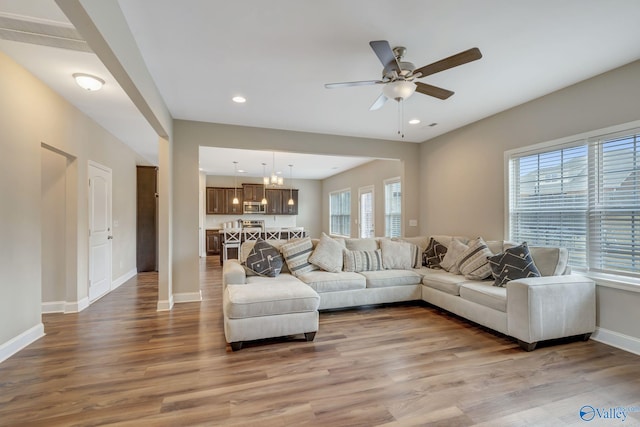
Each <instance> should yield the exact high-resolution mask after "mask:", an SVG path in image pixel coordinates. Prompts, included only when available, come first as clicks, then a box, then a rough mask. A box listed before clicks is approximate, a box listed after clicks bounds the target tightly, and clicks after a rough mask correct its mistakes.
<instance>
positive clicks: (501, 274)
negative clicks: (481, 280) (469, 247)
mask: <svg viewBox="0 0 640 427" xmlns="http://www.w3.org/2000/svg"><path fill="white" fill-rule="evenodd" d="M487 260H488V261H489V265H490V266H491V272H492V273H493V278H494V279H495V282H494V283H493V285H494V286H500V287H504V286H506V284H507V282H509V281H510V280H516V279H524V278H527V277H540V272H539V271H538V268H537V267H536V264H535V263H534V262H533V258H532V257H531V253H530V252H529V248H528V247H527V242H524V243H522V244H521V245H520V246H514V247H513V248H509V249H506V250H505V251H504V252H503V253H501V254H498V255H494V256H490V257H488V258H487Z"/></svg>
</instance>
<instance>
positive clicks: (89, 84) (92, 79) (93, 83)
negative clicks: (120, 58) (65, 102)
mask: <svg viewBox="0 0 640 427" xmlns="http://www.w3.org/2000/svg"><path fill="white" fill-rule="evenodd" d="M73 78H74V79H76V83H77V84H78V86H80V87H81V88H82V89H84V90H88V91H89V92H94V91H96V90H100V89H102V86H103V85H104V80H102V79H101V78H100V77H96V76H92V75H91V74H84V73H75V74H74V75H73Z"/></svg>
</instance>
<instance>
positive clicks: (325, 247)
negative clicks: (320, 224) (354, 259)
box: [309, 233, 345, 273]
mask: <svg viewBox="0 0 640 427" xmlns="http://www.w3.org/2000/svg"><path fill="white" fill-rule="evenodd" d="M344 247H345V246H344V240H341V241H337V240H334V239H332V238H331V237H329V236H327V235H326V234H325V233H322V237H320V241H319V242H318V244H317V245H316V247H315V249H314V250H313V253H312V254H311V256H310V257H309V262H310V263H311V264H314V265H317V266H318V267H320V268H321V269H323V270H325V271H331V272H333V273H338V272H340V271H342V264H343V256H342V251H343V250H344Z"/></svg>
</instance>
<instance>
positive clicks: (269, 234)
mask: <svg viewBox="0 0 640 427" xmlns="http://www.w3.org/2000/svg"><path fill="white" fill-rule="evenodd" d="M219 233H220V245H221V247H222V255H223V256H221V257H220V262H221V263H222V261H223V259H224V253H225V251H226V257H227V258H236V259H238V258H239V252H240V251H239V248H240V246H241V245H242V243H244V242H246V241H248V240H257V239H258V238H261V239H263V240H289V239H293V238H300V237H307V236H308V232H307V231H306V230H305V229H304V227H266V228H257V227H242V228H223V229H220V231H219Z"/></svg>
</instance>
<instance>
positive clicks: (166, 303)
mask: <svg viewBox="0 0 640 427" xmlns="http://www.w3.org/2000/svg"><path fill="white" fill-rule="evenodd" d="M172 308H173V295H171V296H170V297H169V299H168V300H160V301H158V307H157V309H156V310H157V311H169V310H171V309H172Z"/></svg>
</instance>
